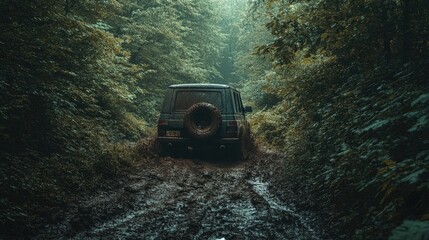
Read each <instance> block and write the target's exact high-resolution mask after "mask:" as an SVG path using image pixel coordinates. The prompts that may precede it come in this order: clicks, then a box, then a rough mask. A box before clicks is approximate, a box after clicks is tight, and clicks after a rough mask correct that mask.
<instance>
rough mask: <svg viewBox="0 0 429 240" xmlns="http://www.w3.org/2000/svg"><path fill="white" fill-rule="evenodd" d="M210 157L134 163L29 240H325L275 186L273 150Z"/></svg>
mask: <svg viewBox="0 0 429 240" xmlns="http://www.w3.org/2000/svg"><path fill="white" fill-rule="evenodd" d="M218 160H219V159H216V158H213V159H180V158H169V157H167V158H157V159H151V160H142V162H141V165H140V166H138V167H137V168H136V170H135V172H134V173H133V174H132V175H130V176H129V178H128V179H127V180H126V181H124V183H123V184H120V187H118V188H114V189H111V190H109V191H100V192H98V193H94V195H93V196H88V197H87V199H84V200H82V202H81V203H79V205H77V206H74V207H72V208H70V210H69V211H68V212H66V213H64V217H63V218H61V219H62V220H61V221H59V222H58V223H57V224H54V225H47V226H45V227H44V229H42V234H40V235H39V236H37V237H36V239H46V238H50V239H56V238H64V237H66V238H71V239H100V238H103V239H326V238H327V237H326V234H325V233H323V232H322V231H321V230H320V229H319V227H318V225H317V222H318V221H317V217H316V216H315V215H314V214H312V213H309V212H307V211H305V210H304V209H299V208H298V207H296V206H302V204H297V203H299V202H300V201H301V200H300V198H299V197H298V196H296V195H295V194H294V193H293V192H292V191H291V190H290V189H289V190H288V189H284V186H285V185H282V187H281V189H280V187H279V186H275V185H276V184H278V182H276V176H274V175H275V172H276V171H275V170H274V169H276V166H278V163H279V161H284V158H283V159H282V157H281V156H280V155H278V154H275V153H269V152H268V151H263V152H261V153H259V154H257V155H255V156H252V157H251V159H249V160H247V161H244V162H232V163H231V162H230V161H228V162H222V161H218ZM273 170H274V171H273ZM280 190H281V191H280ZM280 193H281V194H280Z"/></svg>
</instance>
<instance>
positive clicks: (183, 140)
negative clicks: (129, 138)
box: [157, 137, 240, 145]
mask: <svg viewBox="0 0 429 240" xmlns="http://www.w3.org/2000/svg"><path fill="white" fill-rule="evenodd" d="M157 140H158V142H159V143H166V144H168V143H172V144H183V145H213V144H214V145H216V144H219V145H220V144H236V143H239V141H240V139H239V138H217V139H210V140H205V139H202V140H201V139H194V138H182V137H157Z"/></svg>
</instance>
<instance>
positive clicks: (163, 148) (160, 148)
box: [156, 142, 170, 157]
mask: <svg viewBox="0 0 429 240" xmlns="http://www.w3.org/2000/svg"><path fill="white" fill-rule="evenodd" d="M156 150H157V153H158V156H160V157H166V156H169V155H170V149H169V148H168V146H167V145H166V144H164V143H159V142H157V143H156Z"/></svg>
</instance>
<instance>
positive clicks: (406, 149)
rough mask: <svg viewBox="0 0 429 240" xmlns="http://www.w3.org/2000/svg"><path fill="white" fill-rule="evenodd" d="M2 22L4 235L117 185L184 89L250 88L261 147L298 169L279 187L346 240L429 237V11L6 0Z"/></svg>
mask: <svg viewBox="0 0 429 240" xmlns="http://www.w3.org/2000/svg"><path fill="white" fill-rule="evenodd" d="M0 13H1V14H0V32H1V34H0V66H1V67H0V91H1V92H2V94H1V95H0V154H1V162H0V190H1V195H0V228H1V229H8V230H9V231H10V232H15V233H16V232H21V233H24V234H28V233H29V232H27V233H25V232H22V231H21V230H23V229H25V230H26V231H32V228H28V226H32V227H33V228H37V227H38V226H37V224H35V222H38V221H39V220H40V219H45V220H46V219H51V220H52V221H55V218H54V217H52V216H54V215H55V214H54V213H55V212H56V209H55V208H58V207H61V206H63V205H64V204H65V203H68V202H70V201H72V200H73V199H74V198H76V197H78V195H77V194H82V193H83V192H85V191H88V190H90V189H94V188H95V187H97V186H100V185H103V184H106V183H112V182H109V180H110V181H112V179H113V180H114V179H115V178H114V177H116V176H119V175H121V174H122V173H123V172H124V171H123V170H124V169H126V168H129V167H130V166H132V163H133V161H134V160H135V159H136V151H135V150H132V146H134V145H135V142H137V141H138V140H139V139H141V138H143V137H145V136H149V135H151V134H152V132H151V131H152V130H151V126H152V125H153V124H154V122H155V120H156V117H157V113H158V109H159V104H160V101H161V98H162V95H163V92H164V91H165V88H166V86H168V85H170V84H174V83H183V82H217V83H229V84H233V85H234V86H237V87H239V88H241V91H242V95H243V96H244V98H245V101H246V102H251V104H252V105H253V106H254V107H255V108H256V110H257V111H256V113H255V114H254V115H253V116H251V120H252V125H253V131H254V133H255V135H256V136H257V138H258V141H259V142H260V143H261V144H266V145H269V146H272V147H274V148H277V149H280V150H281V151H282V152H285V153H286V154H287V156H288V159H290V161H292V163H288V166H293V169H289V170H290V171H291V172H287V173H284V175H281V174H280V177H282V176H286V175H288V176H289V178H290V176H291V174H292V176H293V178H294V179H295V180H296V182H298V183H299V185H298V186H297V188H296V189H297V191H301V192H302V193H303V194H304V195H305V194H307V195H308V196H309V198H310V197H312V198H315V199H317V200H318V202H319V203H320V204H319V205H318V206H317V210H319V211H321V213H322V214H324V215H325V216H326V218H325V224H326V226H330V229H331V231H333V234H334V235H335V236H337V237H338V238H340V237H343V238H346V239H348V238H350V237H351V236H354V238H357V239H362V238H363V239H384V238H387V236H389V235H390V234H391V230H392V229H394V228H395V227H397V226H400V225H401V224H402V225H401V226H400V227H399V228H397V229H396V230H395V231H394V236H392V239H401V238H406V237H407V236H409V235H407V234H409V233H407V231H414V232H422V231H423V230H422V229H425V228H426V227H427V220H429V205H428V203H429V199H428V198H429V189H428V188H429V180H428V179H429V139H428V136H429V107H428V106H429V104H428V103H429V84H428V79H429V51H428V48H429V43H428V38H429V37H428V36H429V2H428V1H426V0H415V1H411V0H395V1H385V0H365V1H364V0H356V1H340V0H333V1H324V0H281V1H280V0H252V1H250V0H249V1H245V0H207V1H199V0H178V1H172V0H145V1H140V0H109V1H90V0H59V1H53V0H39V1H30V0H21V1H13V0H3V1H1V2H0ZM141 154H143V155H144V154H149V153H148V151H143V152H140V155H141ZM285 165H286V164H285ZM278 169H279V170H281V169H282V168H281V166H279V168H278ZM405 219H411V220H405ZM404 220H405V221H404ZM40 224H43V221H42V222H40ZM340 233H343V234H344V235H343V236H341V235H339V234H340ZM416 236H421V235H419V233H417V234H416ZM1 237H2V236H1V235H0V238H1Z"/></svg>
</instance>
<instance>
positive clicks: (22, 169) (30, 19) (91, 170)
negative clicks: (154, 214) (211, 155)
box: [0, 0, 224, 234]
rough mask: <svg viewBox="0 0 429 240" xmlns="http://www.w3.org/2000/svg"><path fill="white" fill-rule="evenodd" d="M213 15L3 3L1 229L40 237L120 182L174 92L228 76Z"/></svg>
mask: <svg viewBox="0 0 429 240" xmlns="http://www.w3.org/2000/svg"><path fill="white" fill-rule="evenodd" d="M215 11H216V8H215V7H214V5H213V4H212V2H211V1H204V2H201V1H196V0H183V1H168V0H150V1H133V0H117V1H115V0H113V1H87V0H64V1H51V0H42V1H30V0H23V1H12V0H5V1H1V3H0V13H1V14H0V15H1V16H0V20H1V21H0V28H1V30H0V31H1V34H0V65H1V67H0V91H1V92H2V94H1V96H0V102H1V105H0V154H1V163H0V164H1V166H0V189H1V196H0V228H1V229H2V230H4V229H8V230H9V231H11V232H15V233H17V232H20V229H26V230H27V231H31V229H28V228H26V226H30V225H31V223H32V221H33V220H34V221H39V220H38V219H39V218H40V217H41V216H43V218H44V219H49V218H50V217H49V216H51V215H52V214H53V213H54V212H55V210H54V209H53V208H54V207H58V206H61V205H62V204H63V203H64V202H67V201H69V200H71V199H73V198H74V197H75V194H77V193H83V192H84V191H85V190H89V189H92V188H94V187H95V186H99V185H100V184H103V183H104V182H105V181H106V179H111V178H112V177H114V176H117V175H118V174H121V171H122V169H124V168H126V167H128V166H130V163H131V162H132V161H133V159H134V156H133V155H134V152H133V151H131V150H130V146H131V144H129V143H128V142H135V141H137V140H138V139H140V138H142V137H144V136H148V135H150V134H151V132H150V129H149V127H148V126H149V125H151V124H152V123H153V122H154V119H155V117H156V114H157V111H158V109H159V107H158V106H159V102H160V96H161V95H162V94H163V91H164V89H165V87H166V86H168V85H169V84H172V83H180V82H201V81H210V80H211V79H214V78H216V77H218V76H220V74H219V72H218V70H217V63H216V59H218V57H217V55H218V54H219V52H220V50H219V49H220V48H221V47H222V46H223V44H224V42H223V41H224V36H223V35H222V34H221V33H220V27H219V26H218V25H216V24H217V20H216V17H217V16H218V15H217V14H215V13H216V12H215ZM33 226H35V225H34V224H33ZM2 234H3V233H2Z"/></svg>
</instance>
